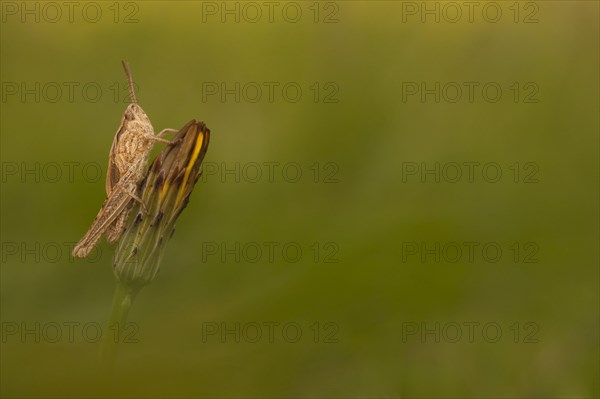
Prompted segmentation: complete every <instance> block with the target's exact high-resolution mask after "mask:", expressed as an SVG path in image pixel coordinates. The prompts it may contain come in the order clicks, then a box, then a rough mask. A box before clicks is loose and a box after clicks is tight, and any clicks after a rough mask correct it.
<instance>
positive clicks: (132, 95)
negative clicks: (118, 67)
mask: <svg viewBox="0 0 600 399" xmlns="http://www.w3.org/2000/svg"><path fill="white" fill-rule="evenodd" d="M121 63H122V64H123V69H124V70H125V76H126V77H127V84H128V85H129V97H130V98H131V102H132V103H134V104H137V98H135V90H134V89H133V79H132V78H131V69H129V64H128V63H127V62H125V61H121Z"/></svg>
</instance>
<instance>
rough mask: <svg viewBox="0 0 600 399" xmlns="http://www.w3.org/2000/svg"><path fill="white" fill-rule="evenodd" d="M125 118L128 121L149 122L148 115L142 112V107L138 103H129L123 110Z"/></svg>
mask: <svg viewBox="0 0 600 399" xmlns="http://www.w3.org/2000/svg"><path fill="white" fill-rule="evenodd" d="M124 117H125V120H126V121H130V122H135V121H137V122H142V123H150V119H149V118H148V115H146V113H145V112H144V110H143V109H142V107H140V106H139V105H138V104H129V106H128V107H127V109H126V110H125V115H124Z"/></svg>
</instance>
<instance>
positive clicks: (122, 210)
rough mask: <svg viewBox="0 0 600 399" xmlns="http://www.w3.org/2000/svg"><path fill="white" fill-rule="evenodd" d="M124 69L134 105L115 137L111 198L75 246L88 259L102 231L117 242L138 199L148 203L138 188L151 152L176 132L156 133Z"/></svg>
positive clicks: (109, 175)
mask: <svg viewBox="0 0 600 399" xmlns="http://www.w3.org/2000/svg"><path fill="white" fill-rule="evenodd" d="M123 68H124V69H125V75H126V77H127V84H128V86H129V96H130V97H131V104H129V106H128V107H127V109H126V110H125V113H124V114H123V118H122V119H121V125H120V126H119V129H118V130H117V134H116V135H115V138H114V139H113V143H112V147H111V148H110V154H109V158H108V172H107V175H106V194H107V198H106V200H104V204H102V208H100V212H98V215H97V216H96V219H95V220H94V222H93V223H92V227H90V229H89V230H88V232H87V233H86V234H85V236H83V238H82V239H81V240H80V241H79V242H78V243H77V245H76V246H75V248H74V249H73V256H74V257H76V258H85V257H86V256H88V255H89V253H90V252H91V251H92V249H93V248H94V247H95V246H96V244H97V243H98V241H99V240H100V238H101V237H102V234H105V233H106V238H107V240H108V242H110V243H113V242H115V241H117V240H118V239H119V237H121V235H122V234H123V231H124V229H125V223H126V222H127V218H128V216H129V212H130V211H131V208H132V207H133V203H134V201H138V202H140V203H141V204H142V206H143V205H144V204H143V202H142V200H141V199H140V198H139V197H138V195H137V192H138V187H139V183H140V181H141V180H142V179H143V178H144V175H145V172H146V168H147V163H148V154H149V153H150V150H151V149H152V146H153V145H154V142H156V141H159V142H161V143H166V144H171V142H170V141H169V140H165V139H163V138H162V136H163V135H164V134H165V133H171V132H176V131H177V130H175V129H164V130H162V131H161V132H160V133H159V134H157V135H155V134H154V128H153V127H152V124H151V123H150V119H148V116H147V115H146V113H145V112H144V110H143V109H142V107H140V106H139V105H138V102H137V99H136V97H135V91H134V88H133V80H132V78H131V71H130V70H129V65H128V64H127V63H126V62H125V61H123Z"/></svg>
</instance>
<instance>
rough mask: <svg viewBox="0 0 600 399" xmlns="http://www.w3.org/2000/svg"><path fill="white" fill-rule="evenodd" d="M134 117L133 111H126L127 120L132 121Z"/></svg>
mask: <svg viewBox="0 0 600 399" xmlns="http://www.w3.org/2000/svg"><path fill="white" fill-rule="evenodd" d="M133 119H134V116H133V112H131V111H129V110H127V111H125V120H126V121H131V120H133Z"/></svg>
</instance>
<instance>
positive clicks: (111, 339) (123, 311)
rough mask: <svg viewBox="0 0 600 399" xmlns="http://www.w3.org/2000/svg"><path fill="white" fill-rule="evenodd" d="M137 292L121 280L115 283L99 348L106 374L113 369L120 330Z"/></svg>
mask: <svg viewBox="0 0 600 399" xmlns="http://www.w3.org/2000/svg"><path fill="white" fill-rule="evenodd" d="M138 292H139V288H135V287H132V286H128V285H125V284H123V283H121V282H118V283H117V287H116V289H115V293H114V296H113V303H112V309H111V312H110V318H109V319H108V324H107V326H106V329H105V330H104V335H103V337H102V347H101V348H100V364H101V367H102V369H103V370H104V371H105V372H106V373H107V374H111V373H112V371H113V369H114V366H115V362H116V359H117V352H118V349H119V342H120V340H121V338H122V337H121V335H122V332H123V330H124V329H125V323H127V316H128V315H129V309H130V308H131V304H132V303H133V300H134V298H135V296H136V295H137V293H138Z"/></svg>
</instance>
